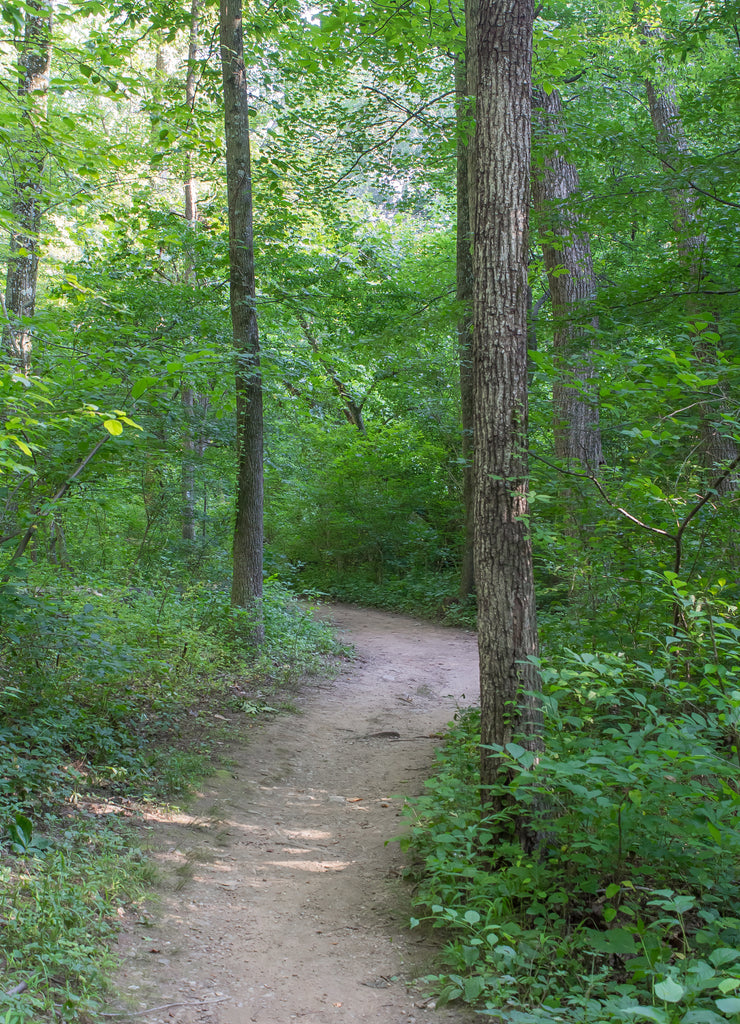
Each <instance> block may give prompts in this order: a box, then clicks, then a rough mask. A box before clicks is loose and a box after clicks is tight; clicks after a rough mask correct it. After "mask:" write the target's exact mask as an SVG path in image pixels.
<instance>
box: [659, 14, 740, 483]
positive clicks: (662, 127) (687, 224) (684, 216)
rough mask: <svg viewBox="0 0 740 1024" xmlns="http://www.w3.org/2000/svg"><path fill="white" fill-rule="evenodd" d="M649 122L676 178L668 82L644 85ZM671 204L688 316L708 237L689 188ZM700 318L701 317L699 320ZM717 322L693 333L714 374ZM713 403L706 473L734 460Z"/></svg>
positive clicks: (695, 306) (680, 151) (680, 155)
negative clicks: (707, 470) (686, 296)
mask: <svg viewBox="0 0 740 1024" xmlns="http://www.w3.org/2000/svg"><path fill="white" fill-rule="evenodd" d="M642 33H643V35H644V36H645V37H647V38H649V37H651V36H655V35H656V32H655V30H653V29H650V28H647V27H645V26H643V28H642ZM645 92H646V94H647V101H648V107H649V108H650V118H651V120H652V122H653V128H654V129H655V137H656V141H657V147H658V156H659V158H660V160H661V162H662V164H663V166H664V168H665V170H666V172H667V173H668V174H669V175H674V176H676V177H678V175H679V173H680V167H681V164H682V163H683V161H684V159H685V158H686V156H687V155H688V153H689V146H688V143H687V141H686V135H685V133H684V129H683V122H682V121H681V113H680V111H679V109H678V103H677V101H676V90H675V88H674V86H673V84H672V83H670V82H668V83H664V84H662V85H657V84H656V83H655V82H654V81H652V80H651V79H647V80H646V81H645ZM668 195H669V200H670V204H671V211H672V213H673V227H674V230H675V232H676V236H677V244H678V254H679V261H680V263H681V268H682V271H683V274H684V277H685V280H686V284H687V286H688V290H689V291H696V292H697V294H696V295H695V296H694V295H689V296H688V298H687V300H686V311H687V313H688V314H689V317H690V318H691V317H695V316H697V314H705V313H706V301H705V300H702V299H701V297H700V295H699V292H700V291H701V285H702V281H703V279H704V277H705V276H706V274H707V257H706V248H707V237H706V234H705V232H704V229H703V226H702V221H701V210H700V209H699V206H698V204H697V202H696V199H695V197H694V196H693V195H691V192H690V190H689V189H686V188H682V187H681V185H680V183H679V182H677V183H676V185H675V186H674V187H672V188H671V189H670V190H669V193H668ZM703 319H704V318H703V317H702V320H703ZM716 336H717V327H716V324H713V323H711V324H708V325H707V326H705V327H701V328H698V329H696V336H695V340H694V354H695V356H696V360H697V362H698V363H699V364H700V365H701V366H704V367H705V368H709V369H711V370H712V372H713V371H714V368H715V367H716V366H717V346H716V343H715V337H716ZM718 391H719V393H718V395H717V401H716V402H715V403H714V404H712V403H710V402H702V403H701V405H700V407H699V409H700V436H701V443H702V444H701V446H702V456H703V460H704V464H705V466H706V467H707V469H709V470H710V471H714V472H713V474H712V475H715V474H716V470H718V469H722V467H723V466H726V465H729V464H730V463H731V462H732V461H733V459H735V458H736V456H737V445H736V443H735V441H734V439H733V438H732V437H728V436H727V435H726V434H725V433H724V432H723V431H722V430H721V429H720V427H719V426H718V424H719V423H720V422H721V413H722V411H723V409H725V408H726V406H727V404H728V399H727V395H726V394H725V392H724V390H723V388H722V385H721V383H720V385H719V386H718ZM737 485H738V480H737V476H736V475H729V476H727V477H726V478H725V479H724V481H723V484H722V490H723V492H724V493H726V492H729V491H734V490H736V489H737Z"/></svg>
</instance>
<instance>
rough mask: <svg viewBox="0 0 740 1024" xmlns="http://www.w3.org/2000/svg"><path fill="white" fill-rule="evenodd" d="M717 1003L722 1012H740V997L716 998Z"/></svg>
mask: <svg viewBox="0 0 740 1024" xmlns="http://www.w3.org/2000/svg"><path fill="white" fill-rule="evenodd" d="M714 1002H715V1005H716V1007H717V1009H718V1010H721V1011H722V1013H740V999H738V997H737V996H730V998H729V999H715V1001H714Z"/></svg>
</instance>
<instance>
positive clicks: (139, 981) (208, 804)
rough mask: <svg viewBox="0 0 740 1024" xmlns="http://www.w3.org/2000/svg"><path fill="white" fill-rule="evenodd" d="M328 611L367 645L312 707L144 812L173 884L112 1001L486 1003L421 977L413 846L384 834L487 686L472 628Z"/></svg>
mask: <svg viewBox="0 0 740 1024" xmlns="http://www.w3.org/2000/svg"><path fill="white" fill-rule="evenodd" d="M323 614H324V616H325V617H327V618H329V619H330V620H331V621H333V622H334V624H335V625H336V626H337V627H338V628H339V630H340V631H341V635H342V636H343V637H344V639H346V640H347V641H348V642H351V643H352V644H354V646H355V649H356V652H357V658H356V659H355V660H354V661H353V662H351V663H349V664H347V666H346V668H345V669H344V670H343V671H342V673H341V675H339V676H338V677H337V678H335V679H332V680H328V681H327V680H314V681H312V682H311V683H310V684H309V685H308V686H307V688H306V689H305V690H304V692H303V694H302V695H301V696H300V697H299V698H298V706H299V712H298V714H296V715H281V716H278V717H276V718H274V719H273V720H271V721H268V722H267V723H266V724H265V725H263V726H262V727H260V728H258V729H252V730H251V731H250V733H249V736H248V739H247V741H246V742H245V744H244V746H239V747H237V748H235V749H233V750H231V751H230V752H229V753H230V757H231V758H232V761H233V768H232V769H231V770H230V771H229V772H224V771H221V772H219V773H217V775H216V776H214V778H212V779H211V780H209V781H208V782H207V783H206V785H205V786H204V788H203V792H202V794H201V796H200V798H199V799H198V801H197V802H196V804H195V805H194V807H193V808H192V809H191V811H190V812H189V813H187V814H173V815H169V816H167V817H164V818H163V819H162V820H161V821H158V822H153V821H151V820H150V821H148V822H147V823H146V826H147V827H148V828H149V829H150V831H149V833H148V835H149V836H150V837H151V840H150V845H151V848H152V851H153V855H154V857H155V858H156V860H157V861H158V863H159V865H160V868H161V871H162V875H163V884H162V898H161V902H160V904H159V905H158V906H157V907H156V908H154V910H153V916H154V917H155V921H154V923H153V924H152V923H148V922H145V921H144V922H138V923H131V924H130V925H127V926H126V927H125V928H124V931H123V935H122V938H121V944H120V953H121V955H122V957H123V965H122V968H121V970H120V972H119V974H118V977H117V979H116V983H117V985H118V987H119V991H120V992H121V993H122V995H123V999H121V1000H118V1001H117V1003H115V1004H114V1005H112V1006H110V1007H109V1008H108V1009H109V1014H110V1015H109V1016H106V1019H113V1014H117V1015H120V1014H121V1011H125V1010H127V1011H128V1014H138V1016H137V1017H132V1016H128V1019H141V1020H144V1021H146V1022H148V1024H172V1022H173V1021H174V1022H177V1024H247V1022H252V1021H255V1022H257V1024H288V1022H290V1021H299V1022H306V1024H329V1022H332V1024H333V1022H337V1024H370V1022H372V1024H453V1022H454V1024H464V1022H468V1021H472V1020H473V1019H479V1018H475V1017H474V1016H473V1015H472V1014H471V1013H470V1012H469V1011H468V1010H466V1008H464V1007H459V1008H453V1007H448V1008H445V1009H440V1010H435V1009H434V1008H433V1006H432V1005H430V1001H429V1000H428V999H426V998H425V997H424V994H423V991H422V990H420V989H419V988H418V987H416V986H415V985H414V984H413V982H414V979H416V978H417V977H419V976H420V975H421V974H423V973H424V972H425V971H428V970H429V969H430V960H431V955H432V946H431V943H430V940H429V939H428V938H427V939H425V938H424V937H423V936H422V935H421V934H420V933H418V932H416V931H409V930H408V929H407V927H406V925H407V921H408V913H409V891H408V885H407V883H405V882H403V881H402V880H401V879H400V875H401V872H402V869H403V865H404V855H403V854H402V853H401V851H400V848H399V845H398V843H389V844H388V845H386V842H387V840H389V839H392V838H393V837H395V836H397V835H398V834H399V832H400V830H401V828H402V823H401V821H400V819H399V816H400V808H401V804H402V796H403V795H404V794H415V793H418V792H419V791H420V790H421V787H422V784H423V781H424V779H425V778H427V777H428V775H429V772H430V765H431V761H432V757H433V751H434V748H435V745H438V744H439V740H438V739H437V738H435V737H434V735H433V734H434V733H436V732H438V731H439V730H440V729H442V728H443V727H444V725H445V723H446V722H448V721H449V720H450V719H451V718H452V715H453V713H454V711H455V708H456V707H457V706H458V705H460V704H465V703H467V702H468V701H469V700H470V698H471V696H472V695H474V694H475V693H476V692H477V648H476V642H475V638H474V636H473V634H472V633H466V632H463V631H462V630H454V629H447V628H443V627H439V626H434V625H432V624H429V623H423V622H417V621H415V620H413V619H409V618H405V617H402V616H398V615H389V614H384V613H382V612H376V611H368V610H366V609H358V608H350V607H344V606H333V607H331V608H328V609H325V610H324V613H323ZM184 1003H189V1004H191V1005H189V1006H187V1005H182V1004H184ZM173 1004H180V1005H173ZM194 1004H197V1005H194ZM158 1007H159V1009H157V1008H158ZM118 1019H123V1020H125V1019H127V1018H126V1017H124V1016H118Z"/></svg>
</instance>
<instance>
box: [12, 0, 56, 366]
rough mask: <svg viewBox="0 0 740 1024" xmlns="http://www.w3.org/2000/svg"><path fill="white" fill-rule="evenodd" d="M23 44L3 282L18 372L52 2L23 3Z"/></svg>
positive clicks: (36, 218) (39, 200) (28, 346)
mask: <svg viewBox="0 0 740 1024" xmlns="http://www.w3.org/2000/svg"><path fill="white" fill-rule="evenodd" d="M24 10H25V15H24V18H25V26H24V34H23V43H22V44H21V46H20V48H19V54H18V68H19V82H18V96H19V97H20V108H21V118H20V123H21V126H22V128H23V130H24V132H25V133H26V139H27V142H26V145H25V147H24V149H23V151H20V150H19V151H17V152H16V153H14V154H13V155H12V158H11V161H10V164H9V166H10V167H11V169H12V171H11V173H12V174H13V189H12V195H13V199H12V204H11V206H12V214H13V220H14V222H15V225H16V226H15V227H14V228H13V230H12V231H11V235H10V255H9V258H8V269H7V277H6V284H5V308H6V312H7V316H8V323H7V325H6V326H5V328H4V329H3V347H4V348H5V351H6V352H7V353H8V355H9V356H10V359H11V360H12V362H13V363H14V365H15V366H17V367H18V369H20V370H22V371H23V372H28V370H29V368H30V365H31V350H32V337H31V328H30V323H29V321H30V319H31V317H33V315H34V313H35V311H36V284H37V281H38V270H39V230H40V228H41V217H42V213H43V206H44V184H43V172H44V164H45V162H46V149H45V146H44V143H43V141H42V138H41V134H40V132H39V122H41V121H43V120H45V118H46V104H47V94H48V88H49V68H50V66H51V23H52V5H51V0H28V3H27V4H26V5H25V8H24Z"/></svg>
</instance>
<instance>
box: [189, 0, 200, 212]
mask: <svg viewBox="0 0 740 1024" xmlns="http://www.w3.org/2000/svg"><path fill="white" fill-rule="evenodd" d="M199 3H200V0H192V4H191V7H190V38H189V40H188V70H187V75H186V78H185V104H186V106H187V108H188V110H189V112H190V117H191V119H192V116H193V111H194V109H195V88H196V78H195V62H196V60H197V59H198V21H199V14H200V12H199ZM185 220H186V221H187V222H188V225H189V226H190V227H191V228H192V227H194V226H195V223H196V221H197V220H198V186H197V182H196V180H195V176H194V174H193V162H192V160H191V157H190V147H189V146H188V147H187V149H186V152H185Z"/></svg>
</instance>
